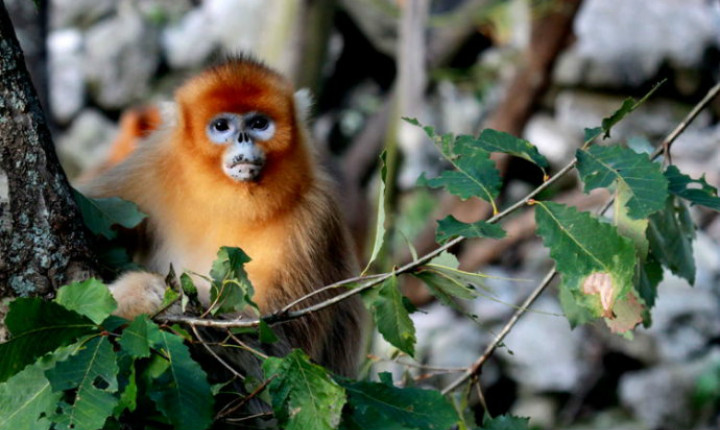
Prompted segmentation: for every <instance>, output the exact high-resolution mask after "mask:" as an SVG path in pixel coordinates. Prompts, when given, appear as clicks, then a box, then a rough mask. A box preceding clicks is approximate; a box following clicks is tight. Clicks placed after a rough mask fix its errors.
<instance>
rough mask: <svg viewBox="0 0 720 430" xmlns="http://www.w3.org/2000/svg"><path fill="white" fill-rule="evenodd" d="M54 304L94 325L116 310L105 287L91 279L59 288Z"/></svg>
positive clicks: (114, 303) (113, 300) (113, 301)
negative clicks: (87, 319)
mask: <svg viewBox="0 0 720 430" xmlns="http://www.w3.org/2000/svg"><path fill="white" fill-rule="evenodd" d="M55 302H56V303H58V304H59V305H62V306H63V307H64V308H65V309H70V310H71V311H75V312H77V313H79V314H80V315H85V316H86V317H88V318H90V320H91V321H92V322H94V323H95V324H100V323H102V322H103V321H104V320H105V318H107V317H109V316H110V314H111V313H112V312H113V311H114V310H115V309H116V308H117V303H116V302H115V299H113V296H112V294H110V290H108V288H107V286H105V284H103V283H102V282H100V281H98V280H97V279H93V278H91V279H88V280H86V281H83V282H73V283H72V284H70V285H65V286H64V287H61V288H60V289H59V290H58V292H57V297H56V298H55Z"/></svg>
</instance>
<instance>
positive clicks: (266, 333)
mask: <svg viewBox="0 0 720 430" xmlns="http://www.w3.org/2000/svg"><path fill="white" fill-rule="evenodd" d="M258 337H259V339H260V342H262V343H275V342H277V341H278V340H279V339H278V337H277V335H276V334H275V332H274V331H273V329H272V327H270V325H269V324H268V323H266V322H265V321H263V320H260V326H259V327H258Z"/></svg>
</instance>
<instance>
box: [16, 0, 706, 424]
mask: <svg viewBox="0 0 720 430" xmlns="http://www.w3.org/2000/svg"><path fill="white" fill-rule="evenodd" d="M416 1H418V4H420V5H421V6H426V7H427V12H423V11H422V10H421V11H420V12H419V15H418V16H419V18H418V20H419V22H420V23H421V24H420V26H419V27H418V25H417V24H416V26H415V27H414V29H415V34H416V36H417V34H419V36H417V37H415V38H413V37H411V36H408V34H413V27H412V22H413V21H412V20H411V19H409V20H402V19H400V18H399V15H400V13H399V6H398V5H399V4H400V5H402V4H404V3H408V2H407V1H406V2H395V1H389V0H344V1H326V0H323V1H319V0H316V1H299V0H242V1H239V0H204V1H200V0H118V1H114V0H52V1H50V2H49V8H48V9H47V11H46V12H45V13H39V12H38V10H37V9H36V8H35V6H34V3H33V2H32V1H30V0H12V1H6V2H5V3H6V5H7V6H8V8H9V9H10V10H11V16H13V19H14V21H15V25H16V31H17V32H18V35H19V37H20V39H21V42H22V43H23V46H24V49H25V51H26V55H27V57H28V58H27V59H28V64H29V65H30V67H31V69H32V70H33V73H34V77H35V79H36V86H37V87H38V88H39V90H40V92H41V94H42V95H43V97H44V99H45V101H46V104H47V111H48V112H49V115H50V117H51V121H52V123H53V127H54V131H55V139H56V144H57V148H58V151H59V153H60V155H61V158H62V159H63V162H64V165H65V168H66V170H67V171H68V173H69V174H70V175H71V176H74V175H76V174H78V173H79V172H81V171H83V170H85V169H87V168H90V167H92V166H96V165H97V164H98V163H99V162H100V161H101V160H102V159H103V158H104V157H105V156H106V152H107V148H108V144H109V143H110V142H112V140H113V138H114V136H115V134H116V132H117V122H118V119H119V117H120V115H121V113H122V112H123V111H124V110H125V109H127V108H130V107H136V106H139V105H142V104H146V103H155V102H160V101H166V100H170V99H171V97H172V91H173V89H174V88H175V87H176V86H177V85H178V84H179V83H180V82H182V80H183V79H184V78H185V77H186V76H188V75H190V74H192V73H193V72H195V71H197V70H199V69H201V68H202V67H203V66H204V65H206V64H208V63H210V62H212V61H214V60H215V59H217V58H218V57H219V56H222V55H223V54H228V53H230V54H232V53H237V52H240V51H252V52H255V54H256V55H257V56H258V57H260V58H261V59H264V60H265V61H267V62H268V63H269V64H271V65H273V66H275V67H278V68H279V69H281V70H283V71H284V72H286V73H288V74H289V75H290V76H292V77H293V79H294V80H295V81H296V82H298V83H299V84H300V85H306V86H309V87H311V88H312V89H314V90H315V93H316V96H317V105H316V119H315V122H314V133H315V135H316V140H317V142H318V147H319V150H320V151H321V152H322V153H324V154H326V158H327V160H328V165H329V166H330V167H331V169H332V170H333V171H335V172H336V173H337V175H338V177H339V179H340V181H341V183H342V184H343V186H346V187H347V189H346V192H343V196H344V199H345V201H344V202H343V203H344V204H345V207H346V210H347V212H348V213H349V214H351V215H355V216H354V217H353V216H351V217H350V218H351V222H352V223H353V227H354V229H355V235H356V238H357V239H358V241H359V242H361V244H362V242H367V237H369V236H370V235H367V234H366V233H365V232H366V231H367V225H368V224H369V223H372V218H373V215H372V213H373V209H372V202H373V201H375V197H374V192H375V191H376V188H377V187H376V179H375V177H376V176H377V175H376V173H375V172H374V171H373V169H374V167H375V161H374V160H376V157H377V154H378V153H379V151H380V148H381V147H382V146H383V144H384V142H385V140H386V139H387V135H388V133H387V132H386V131H385V130H387V129H388V128H390V129H392V127H396V128H397V130H398V131H399V135H398V140H399V145H400V148H401V150H402V151H403V152H404V162H403V164H402V165H401V169H400V172H399V174H398V176H397V179H398V181H397V187H398V195H399V196H400V197H399V198H398V207H399V208H400V209H401V212H402V215H400V216H399V217H398V226H399V228H400V229H402V230H403V231H404V232H405V233H406V235H408V236H409V237H410V238H411V239H413V238H416V237H419V235H421V231H422V229H423V226H425V224H426V223H427V220H428V219H429V218H431V217H436V218H439V216H437V215H436V212H435V211H436V207H437V206H438V205H440V203H438V202H440V201H441V197H440V196H436V195H432V194H430V193H428V192H416V191H413V184H414V180H415V178H416V177H417V175H418V174H419V172H421V171H426V170H430V171H436V170H437V169H438V168H439V167H440V166H439V164H438V158H439V157H438V156H437V154H436V153H434V152H433V149H432V147H431V145H430V144H429V142H427V141H426V139H423V136H422V133H419V134H418V133H417V130H413V129H411V128H407V127H406V126H404V125H402V124H399V123H398V121H397V118H399V117H400V116H415V117H419V118H421V119H422V121H423V122H425V123H427V124H433V125H435V126H436V127H438V129H439V130H440V131H453V132H455V133H458V134H459V133H475V132H477V131H478V130H479V128H480V127H482V126H483V124H485V123H486V121H487V120H488V118H489V117H491V116H492V113H493V112H494V110H495V109H496V108H497V107H498V106H499V105H501V104H502V102H503V100H504V99H505V97H506V95H507V94H508V93H507V88H508V85H509V84H510V82H511V80H512V77H513V76H514V75H515V73H516V72H517V70H518V69H519V67H522V65H523V62H524V61H525V59H526V58H527V49H528V47H529V46H530V45H529V44H530V42H531V40H530V39H531V38H530V35H531V32H532V28H531V26H532V20H533V19H535V18H537V15H538V14H540V15H541V14H543V13H544V12H543V7H542V6H543V5H542V4H543V3H546V4H547V3H552V0H551V1H545V2H542V1H540V2H538V1H530V0H510V1H487V0H486V1H476V0H434V1H429V0H416ZM41 3H44V2H41ZM405 6H407V5H405ZM403 22H410V24H409V25H410V26H411V27H410V28H409V30H408V29H407V28H403V27H402V25H403V24H402V23H403ZM38 23H39V24H38ZM418 28H419V31H417V30H418ZM458 28H462V29H466V30H467V29H469V30H470V31H466V32H465V33H463V34H461V35H459V36H458V35H457V34H455V33H457V31H455V30H457V29H458ZM572 29H573V33H574V36H573V37H572V38H571V40H569V41H568V43H567V44H566V46H564V47H563V50H562V52H561V53H560V55H559V58H558V60H557V63H556V64H555V67H554V68H553V69H552V73H551V75H550V85H549V88H548V89H547V91H545V92H544V93H543V95H542V97H541V98H540V99H539V100H538V101H537V103H535V106H534V108H533V110H532V115H531V116H530V117H529V119H528V120H527V121H525V122H524V123H523V124H521V126H520V127H519V129H520V130H521V133H522V135H523V137H525V138H526V139H528V140H530V141H531V142H532V143H534V144H535V145H537V146H538V147H539V148H540V151H541V152H542V153H543V154H545V155H546V156H547V157H548V158H549V159H550V160H551V162H552V163H553V165H554V167H559V166H562V165H563V164H564V163H566V162H567V161H568V160H569V159H570V158H571V157H572V156H573V154H574V150H575V148H576V147H577V146H578V144H579V143H580V142H581V140H582V133H583V129H584V128H585V127H594V126H597V125H598V124H599V123H600V121H601V119H602V118H603V117H604V116H607V115H608V114H609V113H611V112H612V111H614V110H615V109H616V108H618V107H619V106H620V104H621V103H622V101H623V99H624V98H625V97H628V96H633V97H639V96H641V95H642V94H643V93H644V92H645V91H646V90H648V89H649V88H650V87H651V86H652V85H653V84H655V83H656V82H659V81H660V80H662V79H666V83H665V84H664V85H663V87H662V88H661V89H660V90H659V91H658V93H657V94H656V95H655V96H654V97H653V98H652V99H651V100H650V101H648V102H647V103H646V104H645V105H644V106H643V107H642V108H641V109H640V110H638V111H637V112H636V113H634V114H632V115H631V116H630V117H629V118H628V119H627V120H625V121H623V122H622V123H621V124H620V125H619V126H618V127H617V128H616V129H614V130H613V140H614V141H626V142H628V144H629V145H631V146H633V147H635V148H640V149H642V148H647V147H648V146H649V145H652V144H657V142H659V141H660V140H661V139H662V138H663V137H664V136H665V135H666V134H667V133H668V132H670V131H671V130H672V129H673V128H674V127H675V126H676V125H677V124H678V123H679V122H680V120H681V119H682V118H683V116H684V115H686V113H687V112H688V111H689V110H690V109H691V107H692V106H693V105H694V104H695V103H697V101H698V100H700V99H701V98H702V96H703V95H704V94H705V92H706V91H707V90H708V89H709V87H710V86H712V85H713V84H714V83H715V82H716V81H717V80H718V79H719V78H720V68H719V66H720V2H718V1H717V0H584V1H583V2H582V6H581V8H580V11H579V12H578V14H577V16H576V17H575V20H574V24H573V27H572ZM453 36H455V39H453ZM418 38H419V39H418ZM418 40H420V41H422V43H417V42H418ZM448 40H450V41H451V42H448ZM453 40H454V41H455V42H452V41H453ZM458 40H459V42H458ZM318 41H319V42H318ZM413 43H415V44H413ZM318 47H320V50H319V51H317V49H316V48H318ZM314 52H321V55H320V56H319V57H318V56H317V55H315V54H313V53H314ZM318 58H319V59H318ZM408 67H410V69H409V70H410V72H408ZM413 67H414V68H413ZM308 71H309V72H312V73H309V72H308ZM308 76H309V77H308ZM418 88H419V90H418ZM398 94H401V96H398ZM393 95H394V96H393ZM393 97H398V98H397V99H393ZM389 100H401V101H400V102H397V103H396V104H395V105H392V104H390V102H389ZM403 100H404V101H403ZM408 100H409V101H408ZM393 106H395V107H394V108H393ZM719 116H720V100H716V101H715V102H714V103H713V104H712V105H711V107H710V109H708V110H706V111H705V112H703V113H702V114H701V115H700V117H699V118H698V119H697V120H696V121H695V122H694V124H693V125H692V126H691V127H690V128H689V129H688V130H687V131H686V132H685V133H684V134H683V135H682V136H681V138H680V139H679V140H678V141H677V142H676V144H675V146H674V147H673V161H674V162H675V163H677V164H678V165H679V166H680V168H681V170H683V171H684V172H686V173H688V174H690V175H691V176H693V177H698V176H700V175H702V174H705V175H706V178H707V180H708V182H709V183H710V184H713V185H715V186H718V185H720V123H718V119H719ZM367 160H370V161H367ZM357 166H361V167H364V170H363V169H359V168H358V167H357ZM525 170H527V169H523V168H522V166H520V167H517V166H515V167H513V165H512V164H511V165H510V166H509V167H508V169H507V171H506V173H507V176H508V178H509V185H508V186H507V189H506V191H505V197H504V199H505V200H506V201H507V202H512V201H513V197H515V198H517V197H518V196H522V195H524V194H525V193H526V192H527V191H528V190H530V189H531V187H533V186H536V185H537V180H538V178H537V177H533V176H532V175H528V174H527V173H526V172H525ZM573 181H574V179H571V180H568V181H567V183H566V184H564V187H566V188H568V189H569V188H572V187H574V186H575V184H574V183H573ZM561 191H562V190H557V192H558V193H560V192H561ZM693 211H694V212H693V214H694V216H695V218H696V221H697V223H698V225H699V226H700V230H699V231H698V232H697V239H696V241H695V256H696V261H697V265H698V267H697V269H698V271H697V272H698V273H697V280H696V282H695V286H694V287H690V286H689V285H688V284H687V283H686V282H685V281H683V280H680V279H678V278H675V277H673V276H672V275H671V274H669V273H666V274H665V280H664V281H663V283H662V284H661V286H660V292H659V300H658V302H657V305H656V307H655V309H654V310H653V314H652V315H653V324H652V326H651V327H650V328H648V329H644V328H639V329H638V330H637V332H636V334H635V338H634V339H633V340H628V339H624V338H621V337H618V336H615V335H611V334H610V333H608V331H607V329H606V328H605V327H604V325H602V324H600V325H591V326H585V327H580V328H577V329H575V330H570V327H569V326H568V323H567V321H566V320H565V319H564V318H563V317H562V315H561V310H560V306H559V304H558V301H557V299H556V297H555V294H554V292H553V291H549V292H546V293H545V294H544V295H543V296H542V297H541V298H540V300H539V301H538V302H537V304H536V305H535V306H534V307H533V309H534V312H531V313H530V314H528V315H526V316H525V317H523V319H522V320H521V321H520V323H519V324H518V325H517V326H516V327H515V328H514V329H513V330H512V332H511V334H510V335H509V336H508V338H507V339H506V341H505V342H504V347H503V348H501V349H500V350H499V351H498V352H497V353H496V355H495V356H494V358H493V359H492V360H491V361H490V362H489V363H488V364H487V365H486V366H485V367H484V369H483V373H482V377H481V382H482V387H483V389H484V395H485V397H486V399H487V405H488V407H489V410H490V412H491V413H492V414H500V413H504V412H507V411H510V412H512V413H514V414H517V415H524V416H530V417H531V423H532V424H534V425H535V426H537V427H538V428H548V429H550V428H553V429H556V428H566V429H595V428H597V429H602V428H614V429H665V428H667V429H670V428H683V429H688V428H697V429H705V428H718V426H720V413H719V412H718V411H719V410H720V280H719V278H720V252H719V251H720V249H719V247H718V241H719V240H720V219H718V217H717V216H716V214H715V213H712V212H710V211H705V210H701V209H697V208H693ZM475 216H476V218H477V214H476V215H475ZM363 238H365V239H363ZM413 240H416V239H413ZM469 246H472V247H476V248H477V250H478V251H477V252H478V253H480V254H482V255H484V257H482V258H478V259H476V260H474V261H475V264H473V267H472V269H473V270H479V271H481V272H483V273H487V274H489V275H492V276H493V277H494V278H491V279H488V282H487V283H488V286H490V287H492V291H493V292H492V294H491V297H487V298H481V299H479V300H478V301H477V302H475V303H471V304H469V305H468V308H469V309H468V310H469V311H470V312H471V313H474V314H477V315H478V316H479V325H478V324H477V323H473V322H471V321H469V320H467V319H466V318H465V317H463V316H461V315H458V314H457V313H455V312H454V311H452V310H450V309H448V308H446V307H443V306H441V305H439V304H437V303H430V302H429V300H427V299H422V297H421V298H417V297H415V296H413V295H412V294H410V293H408V295H409V296H410V297H411V298H413V300H414V301H416V303H418V304H421V305H424V306H423V307H422V308H421V311H420V312H418V313H416V314H414V316H415V318H414V319H415V322H416V324H417V329H418V336H417V337H418V339H419V344H418V347H417V350H418V357H416V358H417V362H414V364H413V365H412V366H411V365H408V363H410V362H411V360H410V359H408V358H405V357H400V358H393V359H392V360H391V359H390V358H389V357H391V356H392V354H393V351H391V350H390V349H389V348H388V347H387V346H386V345H383V344H382V342H380V341H376V347H375V351H374V356H375V361H376V363H375V367H376V370H391V371H393V372H395V373H396V375H398V377H400V376H404V377H405V378H408V381H409V380H415V381H416V382H417V381H420V382H421V383H424V384H431V385H435V386H437V387H442V386H443V385H444V384H447V383H448V382H449V381H450V380H451V379H452V374H451V373H450V374H442V373H441V374H438V372H436V371H435V370H433V368H435V367H440V368H447V369H451V368H457V367H465V366H467V365H469V364H470V363H472V362H473V361H474V360H475V359H476V358H477V357H478V356H479V355H480V354H481V352H482V350H483V348H484V347H485V345H486V344H487V343H488V342H489V341H490V340H491V339H492V338H493V337H494V335H495V334H496V333H497V332H498V331H499V330H500V328H501V327H502V326H503V325H504V323H505V322H506V321H507V319H508V318H509V316H510V315H511V314H512V313H513V312H514V307H513V306H515V305H516V304H518V303H520V302H521V301H522V300H523V299H524V298H525V297H526V295H527V294H528V293H529V291H531V290H532V289H533V288H534V287H535V286H536V285H537V282H538V280H539V278H540V277H541V276H542V274H543V273H544V272H545V271H546V270H547V269H548V268H549V267H550V262H549V260H548V258H547V252H546V251H545V250H544V249H543V248H542V246H541V244H540V243H539V241H538V240H537V239H535V238H533V236H532V233H531V232H530V233H527V232H524V233H517V235H516V237H515V238H514V239H513V240H512V242H511V243H510V244H508V245H504V246H503V247H502V250H499V249H498V247H497V246H495V247H494V245H493V244H487V243H486V244H472V245H468V247H469ZM400 248H402V245H400V246H398V249H400ZM397 254H398V255H397V256H396V258H397V259H401V258H403V257H402V252H401V251H398V252H397ZM408 288H420V287H419V286H409V287H408ZM420 296H422V295H420ZM418 364H421V365H427V366H432V367H417V365H418ZM420 382H418V383H420ZM473 401H476V399H474V400H473Z"/></svg>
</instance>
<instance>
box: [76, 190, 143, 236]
mask: <svg viewBox="0 0 720 430" xmlns="http://www.w3.org/2000/svg"><path fill="white" fill-rule="evenodd" d="M73 197H74V198H75V202H76V203H77V204H78V207H79V208H80V213H81V214H82V217H83V220H84V221H85V225H86V226H87V227H88V229H90V231H92V232H93V233H95V234H97V235H102V236H104V237H106V238H107V239H115V238H116V237H117V231H116V230H115V229H114V228H113V227H114V226H118V225H119V226H122V227H125V228H133V227H136V226H137V225H138V224H140V223H141V222H142V220H143V219H145V217H146V216H147V215H145V214H144V213H142V212H140V210H139V209H138V207H137V205H136V204H135V203H132V202H129V201H127V200H123V199H121V198H119V197H108V198H100V199H93V198H89V197H86V196H84V195H82V194H80V193H79V192H77V191H76V190H73Z"/></svg>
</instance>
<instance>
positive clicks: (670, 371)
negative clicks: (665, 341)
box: [618, 350, 720, 428]
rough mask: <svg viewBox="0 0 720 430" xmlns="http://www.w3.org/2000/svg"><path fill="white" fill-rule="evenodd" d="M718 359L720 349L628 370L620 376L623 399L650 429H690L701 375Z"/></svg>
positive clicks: (719, 357)
mask: <svg viewBox="0 0 720 430" xmlns="http://www.w3.org/2000/svg"><path fill="white" fill-rule="evenodd" d="M718 360H720V351H718V350H715V351H714V352H713V353H711V354H709V355H707V356H705V357H704V358H702V359H700V360H696V361H692V362H684V363H677V364H672V365H661V366H659V367H656V368H654V369H649V370H644V371H639V372H632V373H626V374H624V375H623V376H622V377H621V379H620V386H619V389H618V391H619V396H620V400H621V402H622V404H623V405H624V406H625V407H627V408H629V409H630V410H631V411H632V412H633V414H634V415H635V416H636V417H638V418H640V419H641V420H642V421H643V422H644V424H645V426H646V428H690V426H691V424H693V422H692V418H693V414H692V413H690V411H691V410H692V404H691V396H692V394H693V390H694V389H695V387H696V386H697V378H698V377H699V375H700V374H701V373H702V372H703V371H705V370H707V369H708V368H709V366H711V365H712V363H717V362H718Z"/></svg>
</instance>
